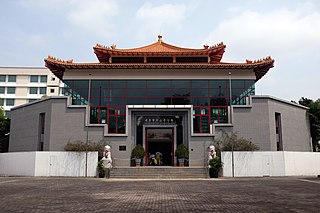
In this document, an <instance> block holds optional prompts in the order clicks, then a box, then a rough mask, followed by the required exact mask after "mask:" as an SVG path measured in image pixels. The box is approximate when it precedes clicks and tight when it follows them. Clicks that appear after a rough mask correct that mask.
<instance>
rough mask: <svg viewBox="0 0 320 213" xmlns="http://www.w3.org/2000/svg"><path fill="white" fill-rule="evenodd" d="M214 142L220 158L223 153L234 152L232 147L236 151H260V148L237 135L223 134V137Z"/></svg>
mask: <svg viewBox="0 0 320 213" xmlns="http://www.w3.org/2000/svg"><path fill="white" fill-rule="evenodd" d="M214 141H215V144H216V150H217V154H218V156H220V155H221V154H220V152H221V151H232V146H233V150H234V151H256V150H259V149H260V148H259V146H257V145H255V144H253V143H252V142H251V141H250V140H248V139H245V138H242V137H238V135H237V134H236V133H231V134H230V135H229V134H228V133H226V132H223V133H222V136H221V137H220V138H218V139H215V140H214Z"/></svg>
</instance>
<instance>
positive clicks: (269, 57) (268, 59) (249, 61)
mask: <svg viewBox="0 0 320 213" xmlns="http://www.w3.org/2000/svg"><path fill="white" fill-rule="evenodd" d="M268 61H274V60H273V59H272V58H271V56H267V57H265V58H261V59H258V60H254V61H252V60H248V59H246V63H247V64H257V63H261V62H268Z"/></svg>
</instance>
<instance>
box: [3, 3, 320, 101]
mask: <svg viewBox="0 0 320 213" xmlns="http://www.w3.org/2000/svg"><path fill="white" fill-rule="evenodd" d="M0 26H1V30H0V67H25V66H26V67H43V66H44V58H46V57H47V56H48V55H51V56H54V57H57V58H60V59H63V60H69V59H73V60H74V62H97V61H98V60H97V58H96V56H95V54H94V53H93V49H92V48H93V46H95V45H96V44H102V45H105V46H111V45H113V44H115V45H117V48H134V47H140V46H145V45H148V44H151V43H154V42H156V41H157V35H158V34H161V35H162V36H163V41H164V42H166V43H169V44H172V45H176V46H180V47H187V48H203V45H204V44H208V45H210V46H211V45H215V44H217V43H220V42H223V43H224V44H225V45H226V46H227V47H226V52H225V53H224V56H223V58H222V61H223V62H245V60H246V59H249V60H257V59H261V58H265V57H267V56H271V57H272V58H273V59H274V60H275V66H274V68H272V69H270V70H269V72H268V73H267V74H266V75H265V76H264V77H263V78H262V79H260V80H259V81H258V82H257V83H256V94H257V95H270V96H274V97H277V98H280V99H284V100H288V101H291V100H294V101H298V100H299V99H300V98H301V97H306V98H310V99H313V100H315V99H318V98H320V94H319V93H320V74H319V69H320V1H319V0H228V1H223V0H220V1H217V0H162V1H159V0H157V1H155V0H149V1H147V0H90V1H89V0H1V1H0Z"/></svg>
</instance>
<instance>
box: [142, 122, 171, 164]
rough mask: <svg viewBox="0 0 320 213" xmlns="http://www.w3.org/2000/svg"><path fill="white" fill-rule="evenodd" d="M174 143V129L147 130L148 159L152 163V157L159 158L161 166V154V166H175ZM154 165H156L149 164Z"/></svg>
mask: <svg viewBox="0 0 320 213" xmlns="http://www.w3.org/2000/svg"><path fill="white" fill-rule="evenodd" d="M173 141H174V130H173V128H146V152H147V159H148V162H150V157H152V155H154V156H155V158H157V161H156V162H157V164H156V165H159V164H158V162H159V157H157V155H158V156H159V153H160V154H161V165H162V166H172V165H173ZM148 165H154V164H148Z"/></svg>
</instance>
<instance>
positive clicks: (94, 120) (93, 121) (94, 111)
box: [90, 107, 98, 124]
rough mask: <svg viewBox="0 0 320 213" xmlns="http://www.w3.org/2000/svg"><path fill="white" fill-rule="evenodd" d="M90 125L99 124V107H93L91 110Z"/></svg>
mask: <svg viewBox="0 0 320 213" xmlns="http://www.w3.org/2000/svg"><path fill="white" fill-rule="evenodd" d="M90 123H91V124H97V123H98V107H91V110H90Z"/></svg>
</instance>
